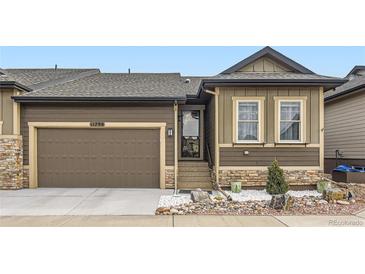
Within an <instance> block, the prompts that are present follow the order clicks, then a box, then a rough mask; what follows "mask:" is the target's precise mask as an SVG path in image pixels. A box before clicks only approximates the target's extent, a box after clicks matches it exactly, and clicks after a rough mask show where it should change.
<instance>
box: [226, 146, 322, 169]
mask: <svg viewBox="0 0 365 274" xmlns="http://www.w3.org/2000/svg"><path fill="white" fill-rule="evenodd" d="M244 151H248V152H249V154H248V155H244ZM275 159H277V160H278V162H279V164H280V165H281V166H318V165H319V149H318V148H237V147H236V148H235V147H233V148H220V165H221V166H269V165H270V164H271V162H272V161H273V160H275Z"/></svg>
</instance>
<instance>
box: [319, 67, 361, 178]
mask: <svg viewBox="0 0 365 274" xmlns="http://www.w3.org/2000/svg"><path fill="white" fill-rule="evenodd" d="M346 79H347V82H346V83H345V84H343V85H341V86H339V87H337V88H336V89H333V90H330V91H327V92H326V93H325V172H326V173H331V171H332V169H334V168H335V167H336V166H337V165H339V164H348V165H361V166H365V66H355V67H354V68H353V69H352V70H351V71H350V73H349V74H348V75H347V76H346Z"/></svg>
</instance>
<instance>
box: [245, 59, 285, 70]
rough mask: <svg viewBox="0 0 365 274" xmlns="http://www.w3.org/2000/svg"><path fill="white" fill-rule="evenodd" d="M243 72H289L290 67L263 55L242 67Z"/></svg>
mask: <svg viewBox="0 0 365 274" xmlns="http://www.w3.org/2000/svg"><path fill="white" fill-rule="evenodd" d="M239 71H242V72H287V71H290V69H289V68H287V67H285V66H283V65H281V64H279V63H278V62H276V61H274V60H273V59H271V58H267V57H262V58H259V59H257V60H256V61H254V62H252V63H250V64H248V65H247V66H245V67H243V68H241V69H240V70H239Z"/></svg>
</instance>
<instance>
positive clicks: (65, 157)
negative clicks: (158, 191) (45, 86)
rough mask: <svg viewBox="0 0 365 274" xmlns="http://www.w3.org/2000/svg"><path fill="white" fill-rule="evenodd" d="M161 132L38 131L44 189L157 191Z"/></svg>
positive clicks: (146, 130)
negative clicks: (142, 188) (109, 188)
mask: <svg viewBox="0 0 365 274" xmlns="http://www.w3.org/2000/svg"><path fill="white" fill-rule="evenodd" d="M159 138H160V137H159V130H157V129H38V154H37V155H38V184H39V186H41V187H159V182H160V180H159V176H160V173H159V172H160V171H159V169H160V155H159V154H160V145H159Z"/></svg>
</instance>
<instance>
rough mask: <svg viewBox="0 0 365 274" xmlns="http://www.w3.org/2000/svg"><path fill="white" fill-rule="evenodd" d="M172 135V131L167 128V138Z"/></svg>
mask: <svg viewBox="0 0 365 274" xmlns="http://www.w3.org/2000/svg"><path fill="white" fill-rule="evenodd" d="M172 134H173V130H172V128H168V129H167V136H169V137H171V136H172Z"/></svg>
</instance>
